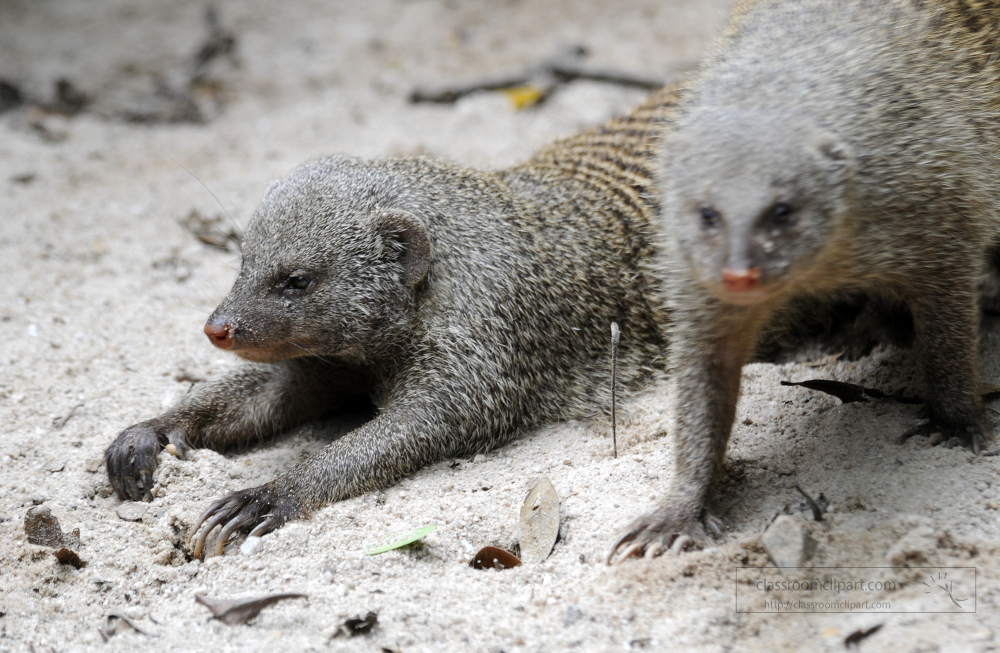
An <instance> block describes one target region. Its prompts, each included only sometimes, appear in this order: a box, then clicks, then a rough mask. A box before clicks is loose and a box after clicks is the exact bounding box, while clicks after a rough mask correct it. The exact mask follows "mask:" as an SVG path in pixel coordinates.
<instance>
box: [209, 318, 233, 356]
mask: <svg viewBox="0 0 1000 653" xmlns="http://www.w3.org/2000/svg"><path fill="white" fill-rule="evenodd" d="M205 335H206V336H208V339H209V341H211V343H212V344H213V345H215V346H216V347H218V348H219V349H232V348H233V327H232V325H231V324H229V323H228V322H225V321H223V322H222V323H221V324H220V323H218V322H209V323H208V324H206V325H205Z"/></svg>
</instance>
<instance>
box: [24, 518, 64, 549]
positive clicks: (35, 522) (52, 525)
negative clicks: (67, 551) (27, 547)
mask: <svg viewBox="0 0 1000 653" xmlns="http://www.w3.org/2000/svg"><path fill="white" fill-rule="evenodd" d="M24 532H25V533H27V535H28V541H29V542H31V543H32V544H37V545H38V546H48V547H52V548H58V547H60V546H62V543H63V534H62V528H60V527H59V520H58V519H56V518H55V516H54V515H53V514H52V511H51V510H49V509H48V508H31V509H30V510H28V514H26V515H25V516H24Z"/></svg>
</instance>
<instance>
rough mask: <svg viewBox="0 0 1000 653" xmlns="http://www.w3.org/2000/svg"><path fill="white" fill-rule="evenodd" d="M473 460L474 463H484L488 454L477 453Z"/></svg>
mask: <svg viewBox="0 0 1000 653" xmlns="http://www.w3.org/2000/svg"><path fill="white" fill-rule="evenodd" d="M472 462H474V463H484V462H486V455H485V454H481V453H477V454H476V457H475V458H473V459H472Z"/></svg>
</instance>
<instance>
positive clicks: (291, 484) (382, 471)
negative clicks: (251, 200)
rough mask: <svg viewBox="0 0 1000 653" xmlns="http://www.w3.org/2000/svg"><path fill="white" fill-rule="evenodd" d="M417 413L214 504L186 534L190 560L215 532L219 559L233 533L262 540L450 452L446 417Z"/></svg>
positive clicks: (373, 425) (398, 413) (360, 432)
mask: <svg viewBox="0 0 1000 653" xmlns="http://www.w3.org/2000/svg"><path fill="white" fill-rule="evenodd" d="M424 401H425V402H427V403H434V402H433V401H428V400H427V399H426V397H425V398H424ZM414 403H415V404H419V403H420V402H414ZM415 412H416V411H413V410H410V411H407V410H406V409H404V408H390V409H387V410H385V411H383V412H382V413H381V414H380V415H379V416H378V417H376V418H375V419H374V420H372V421H371V422H368V423H367V424H365V425H364V426H362V427H360V428H358V429H355V430H354V431H352V432H351V433H348V434H347V435H345V436H344V437H342V438H340V439H339V440H337V441H335V442H333V443H331V444H329V445H328V446H327V447H326V448H324V449H323V450H322V451H320V452H319V453H317V454H315V455H314V456H311V457H310V458H308V459H306V460H305V461H303V462H302V463H300V464H298V465H296V466H295V467H294V468H292V469H291V470H289V471H288V472H286V473H285V474H282V475H281V476H279V477H278V478H276V479H274V480H273V481H271V482H269V483H265V484H264V485H261V486H258V487H253V488H247V489H245V490H240V491H238V492H233V493H231V494H229V495H227V496H225V497H223V498H221V499H219V500H217V501H215V502H214V503H212V504H211V505H210V506H209V508H208V509H207V510H206V511H205V512H204V513H203V514H202V515H201V517H200V518H199V519H198V521H197V522H196V523H195V525H194V527H193V528H192V530H191V534H192V535H191V543H192V545H193V551H192V553H193V555H194V556H195V557H201V555H202V552H203V550H204V544H205V541H206V540H207V539H208V537H209V535H210V534H211V532H212V531H213V530H214V529H215V528H216V527H217V526H220V525H221V526H222V531H221V532H220V534H219V537H218V538H217V539H216V545H215V552H216V554H217V555H221V554H222V550H223V547H225V544H226V542H227V540H228V539H229V537H230V535H232V534H233V533H237V532H244V533H245V532H249V533H250V534H251V535H255V536H259V535H263V534H265V533H268V532H270V531H272V530H274V529H276V528H278V527H280V526H281V525H282V524H284V523H285V522H287V521H288V520H289V519H292V518H296V517H304V516H305V515H306V514H308V513H309V512H310V511H311V510H313V509H315V508H317V507H319V506H322V505H325V504H327V503H330V502H333V501H339V500H341V499H346V498H349V497H352V496H357V495H359V494H362V493H364V492H369V491H371V490H375V489H378V488H381V487H385V486H387V485H390V484H391V483H393V482H395V481H397V480H399V479H400V478H402V477H403V476H405V475H406V474H409V473H412V472H414V471H416V470H417V469H419V468H421V467H422V466H424V465H425V464H427V463H428V462H430V461H431V460H435V459H437V458H439V457H441V455H442V450H443V448H453V447H454V443H453V442H452V443H451V444H452V446H451V447H448V443H449V440H453V437H449V432H450V433H451V434H452V436H453V435H454V432H455V425H454V424H449V423H448V420H447V418H446V417H444V416H439V419H426V410H423V411H421V412H420V413H419V416H420V417H421V418H418V416H417V415H416V414H414V413H415ZM400 451H405V452H406V455H405V456H401V455H400V454H399V452H400Z"/></svg>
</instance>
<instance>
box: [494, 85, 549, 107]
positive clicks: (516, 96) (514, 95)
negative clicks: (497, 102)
mask: <svg viewBox="0 0 1000 653" xmlns="http://www.w3.org/2000/svg"><path fill="white" fill-rule="evenodd" d="M503 92H504V93H506V94H507V97H509V98H510V101H511V102H512V103H513V104H514V108H515V109H517V110H518V111H520V110H521V109H525V108H527V107H530V106H531V105H533V104H535V103H537V102H538V101H539V100H541V99H542V96H543V95H545V91H543V90H542V89H540V88H538V87H537V86H532V85H528V86H511V87H510V88H505V89H503Z"/></svg>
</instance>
